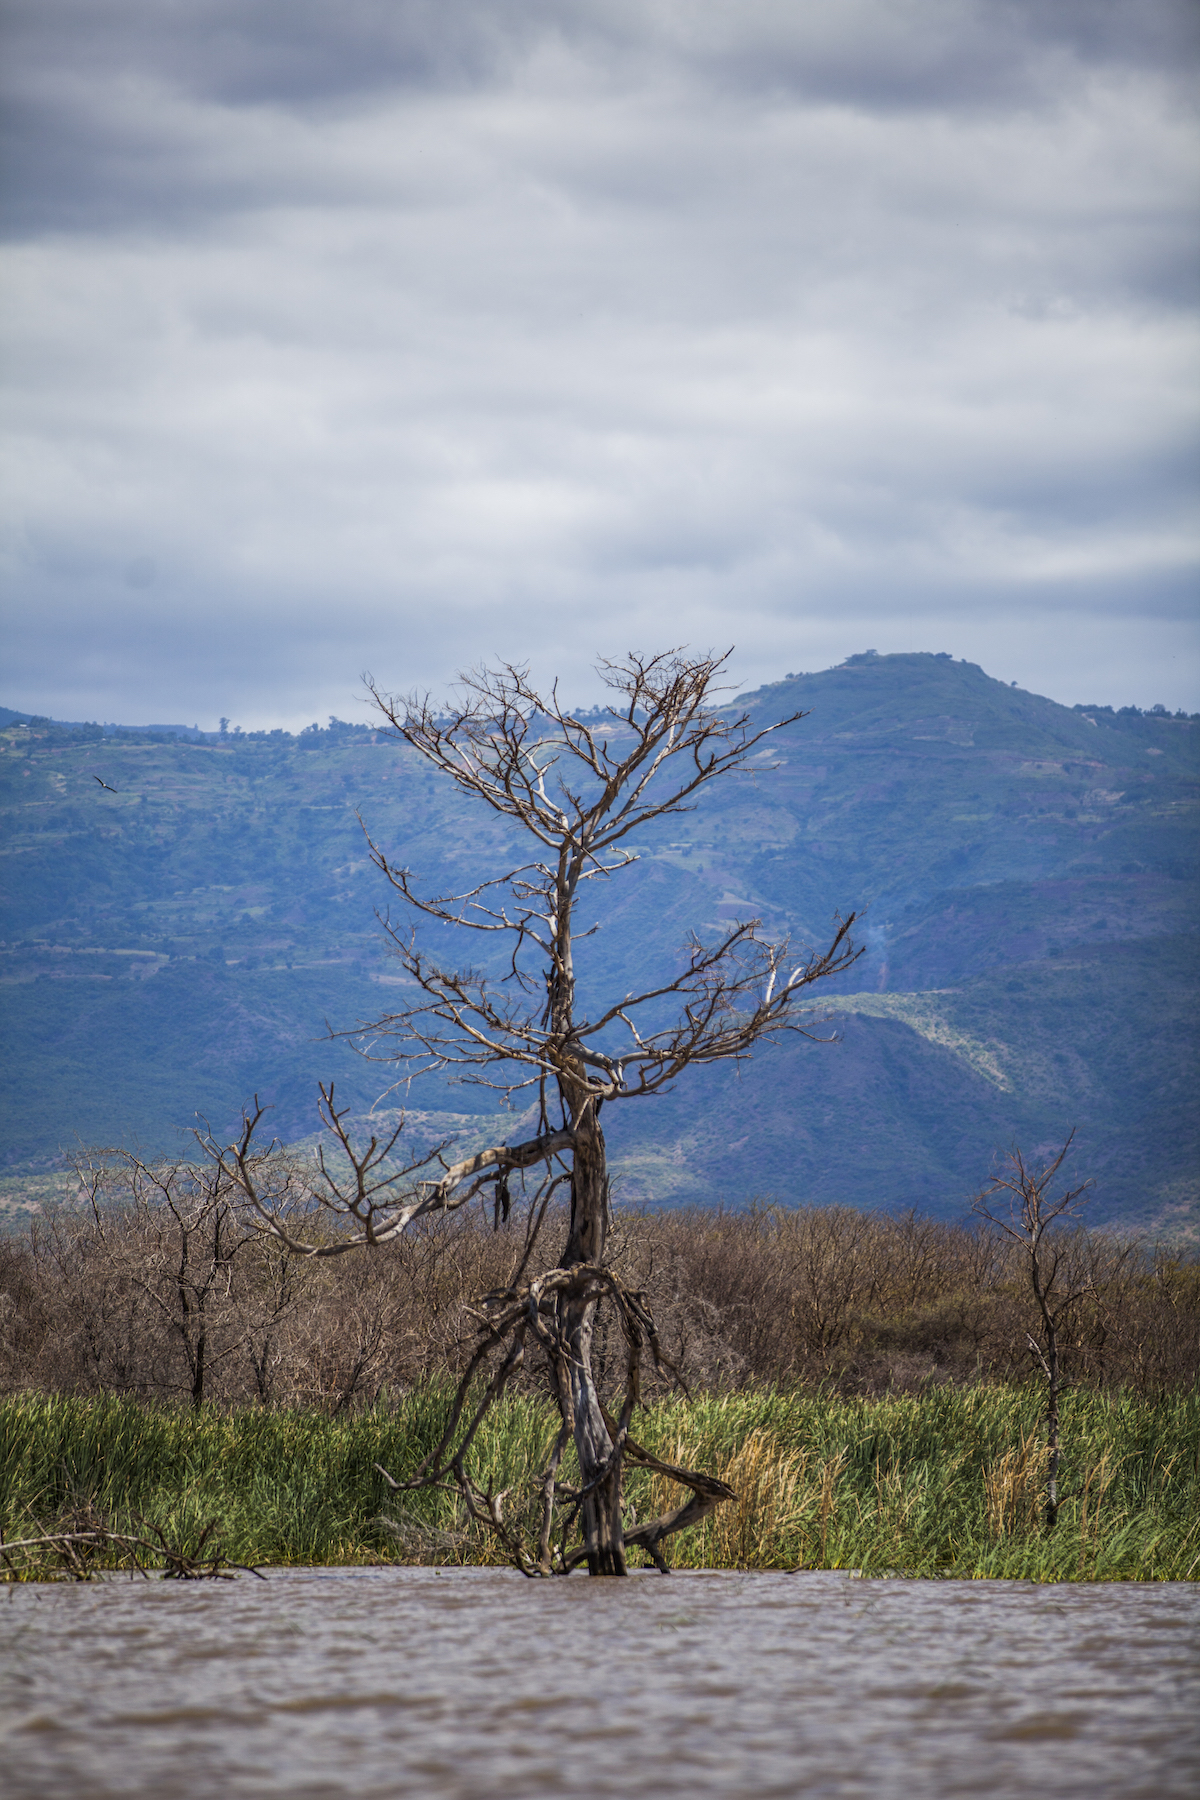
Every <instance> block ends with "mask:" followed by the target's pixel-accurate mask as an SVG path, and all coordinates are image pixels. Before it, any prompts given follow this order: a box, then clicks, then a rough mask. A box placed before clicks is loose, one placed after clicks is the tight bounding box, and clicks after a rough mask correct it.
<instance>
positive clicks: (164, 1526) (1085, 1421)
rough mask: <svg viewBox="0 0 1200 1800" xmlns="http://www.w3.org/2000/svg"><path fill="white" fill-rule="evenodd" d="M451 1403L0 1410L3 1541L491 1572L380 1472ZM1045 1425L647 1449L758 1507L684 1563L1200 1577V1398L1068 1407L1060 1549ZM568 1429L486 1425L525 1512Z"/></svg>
mask: <svg viewBox="0 0 1200 1800" xmlns="http://www.w3.org/2000/svg"><path fill="white" fill-rule="evenodd" d="M448 1404H449V1390H448V1388H447V1387H445V1386H444V1385H441V1384H428V1385H425V1386H421V1387H417V1388H414V1389H412V1390H411V1391H410V1392H408V1393H407V1394H405V1395H403V1396H402V1397H401V1398H400V1399H399V1400H397V1401H395V1402H394V1403H393V1404H391V1405H389V1406H388V1407H386V1408H385V1407H382V1406H378V1407H375V1408H373V1409H371V1410H369V1411H364V1412H361V1413H359V1414H357V1415H354V1416H349V1417H347V1416H341V1417H335V1418H330V1417H329V1416H328V1415H326V1414H323V1413H319V1412H315V1411H312V1412H304V1411H284V1410H270V1409H266V1408H262V1409H251V1408H244V1409H239V1410H234V1411H220V1410H217V1409H216V1408H209V1407H205V1408H202V1409H200V1410H198V1411H197V1410H192V1409H189V1410H186V1411H185V1410H183V1409H178V1408H169V1407H163V1406H146V1405H144V1404H141V1403H139V1402H137V1401H135V1400H131V1399H128V1398H116V1397H108V1398H99V1399H84V1398H78V1397H71V1396H47V1395H43V1394H32V1393H26V1394H21V1395H17V1396H14V1397H13V1398H11V1399H8V1400H5V1401H3V1402H0V1532H2V1534H3V1539H4V1540H5V1541H7V1542H11V1541H12V1540H14V1539H16V1538H20V1537H25V1536H30V1535H33V1534H34V1532H35V1531H36V1530H37V1529H39V1528H40V1529H46V1528H48V1527H52V1526H53V1525H54V1524H55V1523H56V1522H57V1521H61V1520H63V1519H69V1518H71V1517H75V1516H78V1515H79V1514H80V1512H81V1511H83V1510H89V1511H90V1514H91V1516H100V1517H103V1518H105V1519H107V1520H108V1521H109V1522H110V1524H111V1525H112V1526H113V1528H114V1529H134V1528H135V1527H138V1526H141V1527H146V1526H154V1527H157V1528H158V1529H159V1530H160V1531H162V1532H163V1534H164V1535H165V1536H166V1537H167V1538H168V1539H169V1540H170V1541H171V1542H172V1543H175V1544H179V1545H181V1546H184V1547H185V1548H186V1546H187V1544H188V1543H194V1542H196V1541H198V1540H199V1538H200V1534H201V1533H202V1531H203V1530H204V1528H205V1526H206V1525H208V1524H209V1523H210V1522H211V1521H216V1527H215V1528H216V1532H217V1534H218V1535H219V1538H220V1542H221V1546H222V1549H223V1552H224V1554H225V1556H226V1557H228V1558H229V1559H230V1560H231V1561H234V1562H238V1563H246V1564H260V1565H270V1564H276V1565H278V1564H348V1563H350V1564H352V1563H380V1562H396V1563H404V1562H440V1563H454V1562H471V1563H479V1562H490V1561H495V1560H497V1558H496V1553H495V1550H494V1548H493V1546H492V1545H491V1543H490V1542H489V1541H488V1540H487V1539H486V1538H485V1537H483V1536H481V1535H480V1534H479V1532H478V1530H477V1529H476V1528H474V1527H468V1526H467V1524H466V1522H465V1521H464V1520H463V1519H462V1517H461V1516H460V1515H459V1513H458V1512H457V1510H456V1502H455V1500H454V1499H453V1497H451V1496H449V1495H443V1494H438V1493H421V1492H418V1493H413V1494H407V1495H400V1496H397V1495H396V1494H394V1493H393V1492H392V1491H391V1490H390V1488H389V1487H388V1485H387V1483H386V1482H385V1481H384V1480H383V1478H382V1476H381V1475H380V1474H378V1472H377V1470H376V1467H375V1465H376V1464H382V1465H383V1467H384V1468H386V1469H388V1470H390V1472H391V1473H392V1474H393V1475H394V1476H395V1477H396V1478H397V1479H401V1480H402V1479H403V1478H404V1477H405V1476H406V1475H407V1474H409V1473H410V1472H411V1471H412V1470H413V1469H414V1468H415V1467H416V1465H417V1463H418V1462H419V1461H420V1460H421V1458H422V1456H423V1455H424V1454H425V1452H426V1451H427V1450H428V1449H429V1448H430V1447H431V1446H432V1445H433V1444H434V1442H435V1441H436V1439H437V1437H438V1435H439V1432H440V1429H441V1425H442V1422H443V1420H444V1418H445V1415H446V1409H447V1406H448ZM1039 1416H1040V1400H1039V1396H1038V1394H1037V1392H1036V1391H1035V1390H1033V1389H1032V1388H1028V1389H1014V1388H1011V1387H998V1386H997V1387H993V1386H976V1387H972V1388H965V1389H959V1388H952V1387H949V1386H944V1387H938V1388H934V1389H931V1390H929V1391H927V1392H925V1393H922V1394H918V1395H908V1396H904V1397H898V1398H888V1399H845V1398H841V1397H837V1396H831V1395H826V1396H813V1395H811V1394H800V1393H792V1392H788V1391H785V1390H780V1389H767V1390H757V1391H751V1392H740V1393H736V1394H711V1395H707V1396H701V1397H698V1398H696V1399H694V1400H691V1401H685V1400H681V1399H675V1400H668V1401H664V1402H661V1403H659V1404H657V1405H655V1406H653V1407H651V1408H648V1409H647V1410H646V1411H645V1412H644V1413H643V1414H641V1415H640V1416H639V1418H638V1420H637V1423H636V1426H635V1434H636V1435H637V1437H638V1438H639V1440H640V1441H641V1442H642V1443H644V1444H645V1445H646V1447H647V1448H648V1449H651V1450H653V1451H654V1452H655V1453H656V1454H658V1455H659V1456H660V1457H662V1458H663V1459H665V1460H668V1461H671V1462H675V1463H682V1464H685V1465H688V1466H691V1467H693V1468H702V1469H705V1470H707V1471H708V1472H710V1473H713V1474H717V1475H720V1476H722V1477H723V1478H724V1479H725V1480H727V1481H728V1482H729V1483H730V1485H731V1486H733V1487H734V1488H735V1489H736V1491H737V1493H738V1495H739V1499H738V1501H737V1502H736V1503H730V1504H728V1505H726V1506H723V1507H721V1508H719V1509H718V1510H717V1511H716V1512H715V1513H714V1514H713V1515H711V1516H710V1518H709V1519H708V1520H706V1521H705V1523H704V1524H703V1525H702V1526H700V1527H699V1528H697V1529H695V1530H693V1531H691V1532H688V1533H685V1534H682V1535H681V1536H680V1537H678V1538H674V1539H672V1540H671V1541H670V1544H669V1546H668V1549H669V1554H670V1559H671V1561H672V1562H673V1564H674V1565H675V1566H676V1567H680V1568H710V1569H711V1568H717V1569H801V1568H810V1569H811V1568H829V1569H850V1568H853V1569H859V1570H862V1571H864V1572H866V1573H873V1574H884V1573H894V1574H905V1575H921V1576H932V1575H939V1576H957V1577H1005V1578H1020V1579H1025V1580H1037V1581H1109V1580H1138V1581H1157V1580H1192V1579H1196V1578H1197V1576H1198V1575H1200V1394H1198V1393H1197V1392H1196V1391H1194V1390H1193V1391H1190V1392H1185V1393H1173V1394H1167V1395H1163V1396H1161V1397H1157V1398H1154V1397H1145V1396H1139V1395H1134V1394H1129V1393H1118V1394H1106V1393H1102V1392H1099V1393H1098V1392H1094V1391H1085V1390H1079V1391H1077V1392H1076V1393H1074V1394H1072V1395H1071V1396H1070V1397H1069V1398H1068V1399H1067V1401H1066V1402H1065V1403H1064V1409H1063V1440H1064V1444H1065V1446H1066V1457H1065V1460H1064V1467H1063V1471H1062V1475H1061V1493H1062V1504H1061V1510H1060V1516H1059V1523H1058V1526H1057V1528H1056V1529H1055V1530H1054V1531H1053V1532H1051V1533H1046V1532H1045V1531H1044V1530H1043V1529H1042V1527H1041V1523H1040V1504H1039V1502H1040V1494H1041V1482H1042V1476H1043V1467H1044V1457H1043V1451H1042V1448H1041V1438H1040V1430H1039ZM552 1436H553V1424H552V1421H551V1417H550V1414H549V1412H548V1410H547V1409H546V1408H545V1407H544V1406H542V1405H540V1404H539V1403H538V1402H537V1401H535V1400H532V1399H528V1398H525V1397H521V1396H517V1397H514V1398H512V1399H511V1400H506V1401H505V1402H504V1403H503V1404H501V1405H499V1406H497V1407H496V1408H495V1409H494V1410H493V1412H492V1413H491V1414H490V1415H489V1418H488V1420H487V1423H486V1425H485V1428H484V1430H483V1431H482V1433H481V1434H480V1439H479V1444H478V1457H477V1462H476V1468H477V1472H478V1474H479V1476H480V1478H481V1479H483V1480H486V1481H490V1482H491V1483H492V1485H493V1486H494V1487H495V1488H497V1489H499V1488H507V1489H509V1490H511V1497H510V1501H509V1509H510V1512H512V1513H514V1514H516V1513H518V1512H519V1510H520V1508H521V1506H522V1504H523V1503H524V1500H525V1499H526V1498H528V1497H529V1496H531V1494H532V1486H533V1477H534V1475H535V1473H536V1471H537V1469H538V1468H539V1466H540V1465H541V1463H542V1461H543V1459H544V1456H545V1452H546V1447H547V1445H548V1444H549V1442H550V1440H551V1438H552ZM628 1499H629V1503H630V1505H631V1506H632V1507H633V1508H635V1509H636V1512H637V1515H638V1517H640V1518H647V1517H649V1516H651V1515H652V1514H653V1513H656V1512H659V1511H662V1510H664V1509H665V1508H667V1507H669V1506H672V1505H674V1504H676V1503H677V1490H673V1489H671V1487H670V1484H669V1483H666V1482H665V1481H663V1480H662V1479H661V1478H660V1477H657V1476H654V1475H651V1474H649V1473H647V1472H645V1471H642V1470H637V1469H630V1471H629V1476H628ZM9 1561H10V1564H11V1566H10V1568H9V1569H8V1576H9V1578H10V1579H11V1578H13V1577H14V1576H18V1577H19V1576H20V1575H21V1573H22V1565H21V1562H20V1557H19V1554H16V1555H14V1556H13V1557H11V1558H10V1559H9Z"/></svg>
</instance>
